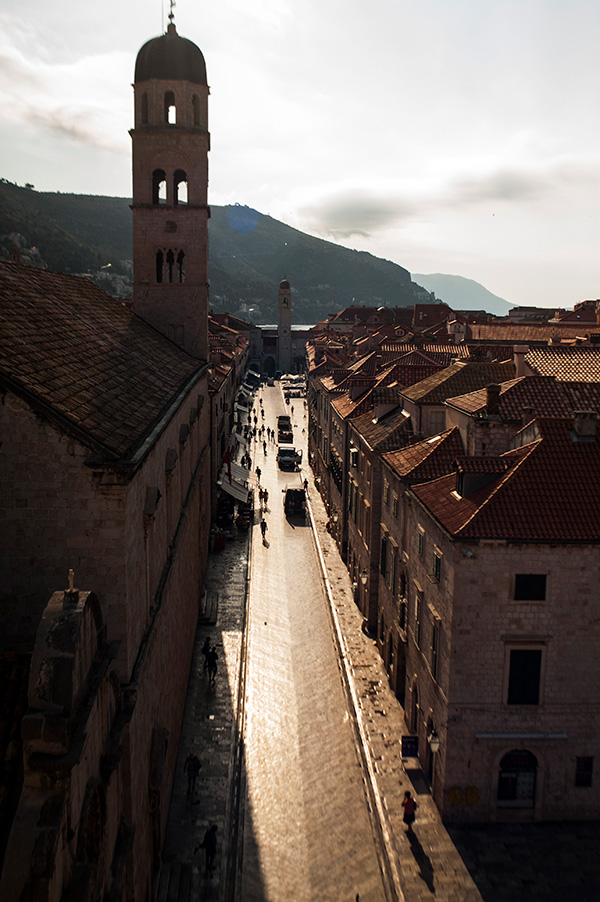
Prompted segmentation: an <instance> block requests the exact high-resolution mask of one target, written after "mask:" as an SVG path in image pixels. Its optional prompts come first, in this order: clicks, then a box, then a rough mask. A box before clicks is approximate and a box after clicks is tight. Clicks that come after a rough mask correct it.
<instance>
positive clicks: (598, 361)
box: [525, 347, 600, 382]
mask: <svg viewBox="0 0 600 902" xmlns="http://www.w3.org/2000/svg"><path fill="white" fill-rule="evenodd" d="M525 361H526V363H527V364H528V366H529V367H530V368H531V369H532V370H533V371H534V373H538V374H539V375H540V376H556V378H557V379H560V380H561V381H564V382H569V381H571V380H577V381H585V382H600V348H598V347H592V348H589V347H583V348H582V347H568V348H554V347H546V348H530V350H529V352H528V353H527V354H526V355H525Z"/></svg>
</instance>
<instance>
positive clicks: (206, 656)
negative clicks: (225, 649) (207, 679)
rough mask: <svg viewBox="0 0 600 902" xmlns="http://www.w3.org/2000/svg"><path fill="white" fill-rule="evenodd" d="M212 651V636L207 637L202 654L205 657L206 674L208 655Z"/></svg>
mask: <svg viewBox="0 0 600 902" xmlns="http://www.w3.org/2000/svg"><path fill="white" fill-rule="evenodd" d="M209 651H210V636H207V637H206V639H205V640H204V645H203V646H202V654H203V655H204V673H206V671H207V670H208V653H209Z"/></svg>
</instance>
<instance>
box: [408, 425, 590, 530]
mask: <svg viewBox="0 0 600 902" xmlns="http://www.w3.org/2000/svg"><path fill="white" fill-rule="evenodd" d="M536 427H537V434H538V436H539V437H538V438H537V439H535V440H534V441H531V442H530V443H529V444H526V445H523V446H522V447H520V448H515V450H513V451H509V452H507V453H506V454H503V455H502V456H501V457H500V460H506V461H507V462H508V464H509V469H508V470H507V471H506V473H504V474H503V475H500V476H498V477H497V478H495V479H492V480H491V482H490V483H488V484H487V485H486V486H484V487H482V488H479V489H477V491H475V492H473V493H472V494H470V495H468V496H467V497H460V496H457V494H456V492H455V491H454V490H455V487H456V481H455V476H446V477H442V478H441V479H438V480H434V481H433V482H429V483H426V484H424V485H419V486H416V487H415V488H414V492H415V495H416V496H417V497H418V498H419V500H420V501H421V502H422V503H423V504H425V506H426V507H427V508H428V509H429V510H430V511H431V513H432V514H433V515H434V516H435V517H436V519H437V520H439V521H440V522H441V523H442V525H443V526H444V527H445V528H446V529H447V530H448V531H449V532H450V533H452V534H453V535H454V536H455V537H456V538H464V539H480V538H489V539H506V540H508V541H515V542H521V541H522V542H557V543H558V542H560V543H564V542H594V543H596V542H600V443H599V442H598V441H595V440H574V432H573V419H572V418H570V417H562V418H554V419H544V418H543V419H539V420H537V421H536ZM529 428H531V427H529ZM582 474H585V478H582Z"/></svg>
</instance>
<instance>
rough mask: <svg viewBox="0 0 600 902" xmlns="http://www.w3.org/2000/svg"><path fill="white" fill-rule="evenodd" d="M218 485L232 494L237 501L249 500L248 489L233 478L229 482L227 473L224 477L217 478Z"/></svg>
mask: <svg viewBox="0 0 600 902" xmlns="http://www.w3.org/2000/svg"><path fill="white" fill-rule="evenodd" d="M217 485H218V486H220V487H221V488H222V489H223V491H224V492H227V494H228V495H232V496H233V497H234V498H235V499H236V501H244V502H246V501H248V489H247V488H246V487H245V486H243V485H242V484H241V483H239V482H236V480H235V479H232V480H231V482H229V477H228V476H227V473H226V474H225V478H224V479H219V480H217Z"/></svg>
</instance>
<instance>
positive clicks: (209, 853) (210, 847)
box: [194, 824, 219, 876]
mask: <svg viewBox="0 0 600 902" xmlns="http://www.w3.org/2000/svg"><path fill="white" fill-rule="evenodd" d="M218 829H219V828H218V827H217V825H216V824H212V825H211V826H210V827H209V828H208V830H207V831H206V833H205V834H204V839H203V840H202V842H201V843H199V844H198V845H197V846H196V848H195V849H194V854H195V853H196V852H197V851H198V849H204V856H205V860H206V875H207V876H208V875H209V874H210V873H212V869H213V867H214V864H215V855H216V854H217V830H218Z"/></svg>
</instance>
